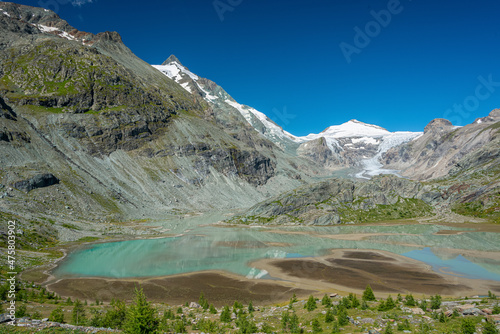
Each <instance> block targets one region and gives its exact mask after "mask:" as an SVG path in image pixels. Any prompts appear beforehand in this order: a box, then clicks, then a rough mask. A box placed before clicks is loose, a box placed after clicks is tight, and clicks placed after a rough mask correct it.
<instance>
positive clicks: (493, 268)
mask: <svg viewBox="0 0 500 334" xmlns="http://www.w3.org/2000/svg"><path fill="white" fill-rule="evenodd" d="M211 218H212V219H211ZM210 220H212V221H216V219H215V217H208V218H207V217H199V218H195V219H190V220H184V221H172V222H165V223H161V224H160V225H162V227H164V228H168V229H169V230H170V231H169V232H172V233H177V234H178V235H177V236H175V237H168V238H159V239H142V240H130V241H120V242H110V243H98V244H91V245H86V246H82V247H81V248H80V249H77V250H75V251H74V252H72V253H70V254H69V255H68V256H67V257H66V258H65V260H64V261H62V263H61V264H60V265H59V266H58V267H57V268H56V269H55V270H54V271H53V274H54V275H55V276H56V277H58V278H67V277H110V278H130V277H151V276H166V275H174V274H181V273H190V272H196V271H204V270H224V271H228V272H232V273H235V274H239V275H243V276H246V277H249V278H261V277H266V278H269V276H267V272H265V271H261V270H259V269H256V268H253V267H252V266H251V265H250V262H252V261H254V260H258V259H263V258H291V257H310V256H320V255H325V254H328V251H329V250H331V249H342V248H344V249H374V250H383V251H388V252H392V253H395V254H400V255H403V256H407V257H409V258H412V259H416V260H419V261H422V262H424V263H427V264H429V265H430V266H432V268H433V269H434V270H435V271H437V272H441V273H447V274H449V275H457V276H461V277H468V278H478V279H489V280H496V281H500V233H490V232H476V231H472V230H466V229H456V230H460V231H463V232H462V233H459V234H436V233H437V232H439V231H440V230H454V229H455V228H450V227H448V226H438V225H426V224H418V225H415V224H413V225H393V226H385V225H384V226H382V225H378V226H374V225H339V226H331V227H304V226H301V227H281V228H274V227H273V228H265V227H250V228H248V227H242V228H234V227H218V226H216V225H206V224H207V223H211V222H212V221H210ZM359 233H363V234H375V235H370V236H367V237H365V238H364V239H363V240H359V241H356V240H339V239H333V238H331V237H329V236H331V235H346V234H359ZM387 234H390V235H387ZM471 250H475V251H487V252H494V253H489V254H490V255H491V254H493V256H489V257H486V258H482V257H481V256H478V255H477V254H476V255H474V257H473V256H467V255H462V253H463V254H468V252H467V251H471ZM469 253H471V252H469ZM479 254H480V253H479ZM496 255H498V257H497V258H496V257H495V256H496Z"/></svg>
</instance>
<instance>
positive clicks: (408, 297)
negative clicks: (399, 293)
mask: <svg viewBox="0 0 500 334" xmlns="http://www.w3.org/2000/svg"><path fill="white" fill-rule="evenodd" d="M404 304H405V305H406V306H417V302H416V301H415V298H413V296H412V295H411V294H409V295H406V297H405V302H404Z"/></svg>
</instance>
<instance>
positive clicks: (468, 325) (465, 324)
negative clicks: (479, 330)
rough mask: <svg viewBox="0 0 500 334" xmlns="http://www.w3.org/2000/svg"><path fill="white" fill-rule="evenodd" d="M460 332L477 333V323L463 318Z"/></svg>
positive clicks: (464, 333) (463, 333) (465, 333)
mask: <svg viewBox="0 0 500 334" xmlns="http://www.w3.org/2000/svg"><path fill="white" fill-rule="evenodd" d="M460 330H461V332H462V334H474V333H475V332H476V323H475V322H474V320H473V319H471V318H463V319H462V323H461V324H460Z"/></svg>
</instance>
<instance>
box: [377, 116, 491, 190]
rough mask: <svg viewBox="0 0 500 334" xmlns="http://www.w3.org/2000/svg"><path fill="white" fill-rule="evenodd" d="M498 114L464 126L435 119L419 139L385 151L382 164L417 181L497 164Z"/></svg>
mask: <svg viewBox="0 0 500 334" xmlns="http://www.w3.org/2000/svg"><path fill="white" fill-rule="evenodd" d="M499 113H500V112H499V110H498V109H496V110H493V111H492V112H491V113H490V114H489V116H487V117H483V118H478V119H477V120H476V121H475V122H474V123H472V124H469V125H466V126H464V127H453V126H452V124H451V122H449V121H447V120H444V119H435V120H433V121H431V122H430V123H429V124H428V125H427V126H426V127H425V132H424V134H423V135H422V136H421V137H420V138H418V139H416V140H413V141H411V142H409V143H407V144H404V145H401V146H399V147H395V148H393V149H391V150H389V151H388V152H387V153H386V154H384V156H383V163H384V165H385V167H387V168H393V169H399V170H401V173H402V175H404V176H407V177H411V178H413V179H417V180H430V179H435V178H439V177H445V176H448V175H454V174H457V173H459V172H463V171H466V170H467V169H470V168H479V167H481V166H484V165H485V164H489V163H493V162H494V163H497V162H498V158H499V157H500V156H499V154H498V153H499V152H498V150H499V149H498V148H499V147H500V146H499V139H500V133H499V124H500V123H499V122H500V115H499Z"/></svg>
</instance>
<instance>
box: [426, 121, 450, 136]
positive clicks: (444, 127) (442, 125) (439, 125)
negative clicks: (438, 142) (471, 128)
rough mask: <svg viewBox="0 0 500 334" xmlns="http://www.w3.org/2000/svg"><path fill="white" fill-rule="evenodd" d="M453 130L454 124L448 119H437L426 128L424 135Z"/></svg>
mask: <svg viewBox="0 0 500 334" xmlns="http://www.w3.org/2000/svg"><path fill="white" fill-rule="evenodd" d="M452 129H453V124H451V122H450V121H449V120H447V119H444V118H436V119H433V120H432V121H430V122H429V124H427V125H426V126H425V128H424V133H428V132H434V133H440V132H448V131H450V130H452Z"/></svg>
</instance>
